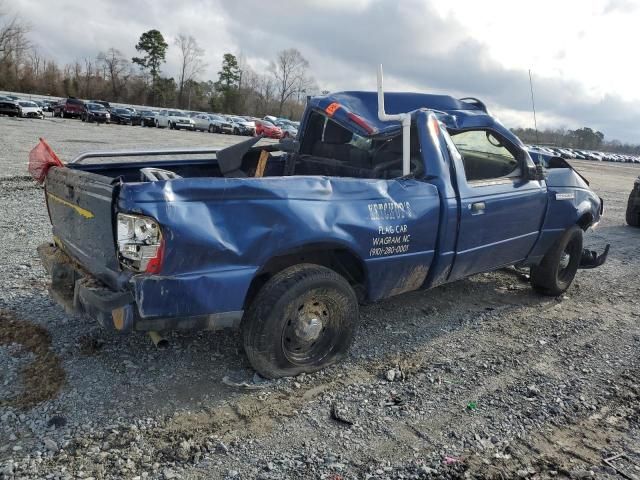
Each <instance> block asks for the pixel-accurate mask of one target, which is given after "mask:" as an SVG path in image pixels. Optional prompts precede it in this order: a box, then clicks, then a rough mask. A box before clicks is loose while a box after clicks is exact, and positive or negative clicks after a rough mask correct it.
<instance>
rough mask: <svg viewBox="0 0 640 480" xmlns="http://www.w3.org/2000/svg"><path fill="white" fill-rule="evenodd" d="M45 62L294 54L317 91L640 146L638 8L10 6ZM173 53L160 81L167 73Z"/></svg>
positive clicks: (626, 4) (474, 0) (538, 0)
mask: <svg viewBox="0 0 640 480" xmlns="http://www.w3.org/2000/svg"><path fill="white" fill-rule="evenodd" d="M7 6H8V7H9V8H10V9H12V10H13V11H14V12H15V13H18V14H19V15H20V16H21V17H22V18H23V19H24V20H26V21H27V22H28V23H29V24H30V25H31V28H32V40H33V42H34V43H35V44H36V45H37V46H38V48H39V50H40V51H41V52H42V53H43V54H44V55H46V56H50V57H53V58H55V59H57V60H58V61H60V62H72V61H74V60H76V59H82V58H85V57H89V58H93V57H95V56H96V54H97V52H99V51H101V50H106V49H108V48H110V47H115V48H117V49H119V50H121V51H122V52H123V53H124V54H125V55H127V56H129V57H131V56H133V55H135V53H136V52H135V49H134V45H135V44H136V42H137V40H138V37H139V36H140V34H141V33H142V32H143V31H146V30H149V29H151V28H157V29H159V30H160V31H161V32H162V33H163V34H164V36H165V38H166V39H167V42H168V43H169V44H170V45H171V44H172V41H173V39H174V38H175V37H176V36H177V35H178V34H179V33H186V34H190V35H193V36H194V37H195V38H196V40H197V41H198V42H199V43H200V45H201V46H202V47H204V48H205V50H206V61H207V63H208V68H207V70H206V73H205V75H204V76H203V78H204V79H207V78H213V79H215V78H216V72H217V71H218V69H219V67H220V60H221V58H222V54H223V53H225V52H229V51H230V52H233V53H236V54H242V55H244V56H245V57H246V59H247V61H248V63H249V64H250V65H252V66H253V68H254V69H256V70H258V71H260V70H261V69H264V68H265V67H266V65H267V64H268V62H269V60H270V59H271V58H273V57H274V55H275V53H276V52H277V51H278V50H281V49H284V48H289V47H295V48H297V49H298V50H300V51H301V52H302V54H303V55H304V56H305V57H306V58H307V59H308V60H309V62H310V64H311V68H312V72H313V74H314V76H315V78H316V80H317V82H318V85H319V86H320V88H321V89H322V90H325V89H326V90H345V89H368V90H373V89H375V70H376V65H377V64H378V63H383V64H384V67H385V81H386V87H387V89H389V90H392V89H394V90H414V91H430V92H439V93H450V94H452V95H457V96H476V97H479V98H481V99H483V100H484V101H485V103H486V104H487V105H488V106H489V108H490V109H491V110H492V111H493V112H494V113H496V114H497V115H498V116H499V117H500V118H501V120H502V121H503V123H505V124H506V125H507V126H509V127H515V126H524V127H528V126H531V127H532V126H533V117H532V114H531V98H530V91H529V77H528V70H529V69H531V70H532V72H533V81H534V89H535V95H536V107H537V110H538V126H539V127H542V128H545V127H565V128H576V127H581V126H591V127H594V128H597V129H599V130H601V131H603V132H604V133H605V135H606V138H608V139H614V138H615V139H619V140H622V141H626V142H632V143H640V88H639V86H640V81H639V78H640V62H639V60H638V54H637V52H638V49H639V47H640V0H535V1H533V0H526V1H513V0H482V1H478V0H456V1H448V0H437V1H430V0H348V1H345V0H275V1H268V0H185V1H175V0H172V1H169V0H126V1H125V0H101V1H97V0H47V1H44V0H11V1H10V2H9V4H8V5H7ZM176 50H177V49H176V48H169V51H168V55H167V64H166V65H165V66H164V67H163V70H164V73H165V74H168V75H175V73H176V71H177V65H178V55H177V51H176Z"/></svg>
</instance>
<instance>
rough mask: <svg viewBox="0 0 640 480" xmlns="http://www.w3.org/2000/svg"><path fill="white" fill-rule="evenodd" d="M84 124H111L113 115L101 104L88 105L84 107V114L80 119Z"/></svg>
mask: <svg viewBox="0 0 640 480" xmlns="http://www.w3.org/2000/svg"><path fill="white" fill-rule="evenodd" d="M80 118H81V119H82V121H83V122H89V123H93V122H97V123H110V122H111V114H110V113H109V112H108V111H107V109H106V108H105V107H104V106H103V105H102V104H100V103H87V104H85V106H84V112H83V113H82V116H81V117H80Z"/></svg>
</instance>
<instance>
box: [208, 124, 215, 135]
mask: <svg viewBox="0 0 640 480" xmlns="http://www.w3.org/2000/svg"><path fill="white" fill-rule="evenodd" d="M215 131H216V129H215V127H214V126H213V125H209V133H214V132H215Z"/></svg>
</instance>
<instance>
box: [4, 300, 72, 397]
mask: <svg viewBox="0 0 640 480" xmlns="http://www.w3.org/2000/svg"><path fill="white" fill-rule="evenodd" d="M12 344H19V345H21V346H22V348H24V349H25V350H27V351H29V352H31V353H32V354H33V355H34V356H35V358H34V359H33V361H32V362H29V363H28V364H27V365H25V366H24V367H23V368H22V369H21V370H20V379H21V381H22V383H23V388H22V389H21V391H20V392H19V393H18V394H17V395H15V396H13V397H9V398H2V399H0V405H1V406H12V407H19V408H30V407H33V406H34V405H37V404H38V403H40V402H44V401H45V400H49V399H51V398H53V397H55V396H56V395H57V394H58V391H59V390H60V388H61V387H62V385H63V384H64V382H65V373H64V369H63V368H62V365H61V362H60V358H59V357H58V356H57V355H56V354H55V353H53V351H51V337H50V335H49V332H47V330H46V329H44V328H43V327H41V326H39V325H35V324H33V323H31V322H28V321H25V320H19V319H17V318H16V317H15V316H14V315H13V314H12V313H10V312H7V311H1V310H0V345H12Z"/></svg>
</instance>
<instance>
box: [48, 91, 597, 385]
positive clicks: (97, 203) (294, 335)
mask: <svg viewBox="0 0 640 480" xmlns="http://www.w3.org/2000/svg"><path fill="white" fill-rule="evenodd" d="M381 92H382V87H381V85H380V90H379V92H378V97H376V93H375V92H344V93H336V94H331V95H327V96H320V97H315V98H312V99H310V100H309V102H308V106H307V109H306V112H305V114H304V118H303V120H302V124H301V128H300V131H299V136H298V138H297V141H296V142H291V143H284V142H283V143H280V144H275V145H268V146H256V145H255V143H256V141H257V140H259V138H252V139H249V140H247V141H245V142H243V143H240V144H238V145H234V146H232V147H229V148H226V149H223V150H219V151H215V150H202V149H199V150H196V149H194V150H188V151H178V150H173V151H166V150H164V151H158V152H153V151H152V152H149V151H146V152H130V151H129V152H90V153H86V154H82V155H80V156H79V157H77V158H76V159H75V160H73V161H71V162H69V163H68V164H67V165H66V166H64V167H53V168H50V169H49V171H48V174H47V176H46V180H45V192H46V202H47V207H48V210H49V216H50V219H51V223H52V226H53V239H54V241H53V242H52V243H50V244H45V245H42V246H41V247H40V248H39V252H40V256H41V258H42V260H43V263H44V265H45V266H46V268H47V270H48V271H49V272H50V274H51V280H52V287H51V292H52V294H53V295H54V296H55V298H56V299H57V300H58V301H59V302H60V303H62V304H64V305H66V306H67V307H68V308H69V309H71V310H72V311H74V312H83V313H85V314H87V315H89V316H90V317H92V318H94V319H96V320H97V321H99V322H100V323H101V324H102V325H103V326H104V327H106V328H111V329H115V330H118V331H121V332H126V331H133V330H138V331H164V330H168V329H176V328H178V329H180V328H207V329H213V328H221V327H231V326H238V327H241V328H242V332H243V341H244V347H245V351H246V353H247V356H248V358H249V360H250V362H251V364H252V365H253V366H254V368H255V369H256V370H257V371H258V372H259V373H260V374H262V375H264V376H266V377H278V376H285V375H294V374H297V373H299V372H307V371H312V370H316V369H318V368H321V367H323V366H325V365H328V364H330V363H332V362H334V361H336V360H337V359H339V358H340V357H342V356H344V355H345V354H346V353H347V351H348V348H349V345H350V344H351V341H352V338H353V336H354V332H355V330H356V326H357V323H358V315H359V314H358V305H359V303H360V302H365V301H366V302H371V301H376V300H380V299H384V298H387V297H390V296H392V295H398V294H400V293H403V292H408V291H411V290H416V289H426V288H432V287H435V286H438V285H441V284H444V283H448V282H452V281H455V280H458V279H461V278H464V277H467V276H469V275H473V274H476V273H479V272H487V271H491V270H495V269H498V268H501V267H504V266H508V265H517V266H520V267H530V268H531V283H532V285H533V287H534V288H535V289H536V290H538V291H539V292H541V293H542V294H545V295H560V294H562V293H563V292H564V291H565V290H566V289H567V288H568V287H569V286H570V284H571V282H572V280H573V278H574V275H575V274H576V272H577V270H578V268H579V267H580V266H581V264H582V266H584V267H594V266H598V265H599V264H601V263H603V262H604V260H605V257H606V255H601V256H599V257H598V256H597V255H596V254H595V253H594V252H587V251H585V252H583V247H582V238H583V233H584V232H585V231H586V230H587V229H588V228H589V227H591V226H595V224H596V223H597V222H598V221H599V219H600V216H601V214H602V207H603V206H602V200H601V199H600V198H598V196H597V195H595V194H594V193H593V192H592V191H591V190H590V189H589V186H588V184H587V183H586V181H585V180H584V179H583V178H582V177H581V176H580V175H579V174H577V173H576V172H575V171H574V170H573V169H572V168H571V167H570V166H569V165H568V164H566V162H563V161H561V160H559V159H558V160H557V162H556V163H555V164H554V163H553V162H550V163H549V165H548V168H547V169H542V168H541V167H540V166H539V165H536V164H535V163H534V162H533V160H532V158H531V157H530V155H529V153H528V152H527V151H526V150H525V148H524V146H523V144H522V143H521V142H520V140H519V139H518V138H517V137H515V136H514V135H513V134H512V133H511V132H510V131H509V130H508V129H506V128H505V127H503V126H502V125H501V124H500V123H499V122H498V121H497V120H496V119H494V118H493V117H492V116H491V115H490V114H489V113H488V112H487V109H486V108H485V106H484V105H483V104H482V103H481V102H480V101H478V100H476V99H462V100H458V99H455V98H452V97H449V96H441V95H426V94H414V93H388V94H382V95H383V96H382V97H381V96H380V95H381ZM382 100H384V102H385V103H386V108H387V110H388V112H389V113H387V111H385V110H384V109H385V107H384V105H383V104H382ZM379 103H380V105H378V104H379ZM161 154H163V155H166V154H173V155H174V156H175V155H178V156H180V157H181V159H180V160H161V159H159V158H156V159H155V160H153V159H152V160H149V157H154V156H156V155H161ZM193 154H199V156H200V157H202V156H203V155H204V156H205V158H198V159H193ZM135 155H140V156H144V157H145V158H146V160H138V161H132V160H131V159H130V160H128V161H124V162H117V161H115V162H114V161H113V157H119V156H121V157H125V156H126V157H132V156H135ZM103 157H111V160H112V161H111V162H109V163H97V162H93V163H90V162H86V160H90V159H100V158H103ZM190 157H191V158H190Z"/></svg>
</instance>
